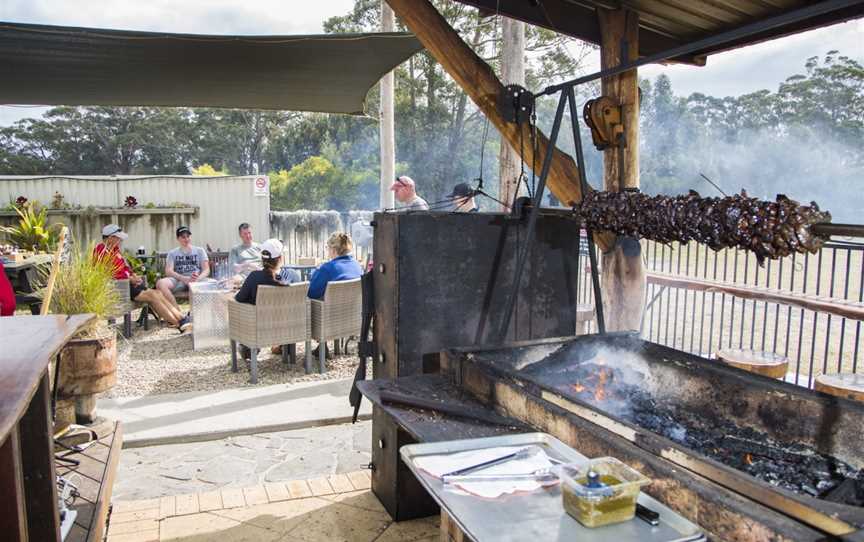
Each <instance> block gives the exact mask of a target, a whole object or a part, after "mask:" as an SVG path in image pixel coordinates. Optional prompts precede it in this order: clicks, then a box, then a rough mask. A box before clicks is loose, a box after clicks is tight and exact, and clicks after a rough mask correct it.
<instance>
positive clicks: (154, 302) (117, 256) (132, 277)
mask: <svg viewBox="0 0 864 542" xmlns="http://www.w3.org/2000/svg"><path fill="white" fill-rule="evenodd" d="M128 237H129V236H128V235H127V234H126V232H124V231H123V228H121V227H120V226H118V225H117V224H108V225H107V226H105V227H104V228H102V242H101V243H99V244H98V245H96V247H95V248H94V249H93V257H94V258H95V259H105V260H110V261H111V263H112V265H113V267H114V280H127V279H128V280H129V298H130V299H132V300H133V301H138V302H140V303H147V304H148V305H150V308H152V309H153V310H154V311H155V312H156V314H158V315H159V317H160V318H162V319H163V320H165V321H166V322H168V324H170V325H171V326H172V327H176V328H177V329H179V330H180V332H181V333H183V332H184V331H187V330H188V329H189V328H190V327H191V322H190V321H189V318H188V317H185V316H183V314H182V313H181V312H180V310H179V309H176V308H175V307H174V306H172V305H171V303H169V302H168V300H167V299H165V297H164V296H163V295H162V293H161V292H159V291H157V290H153V289H149V288H147V283H146V281H145V280H144V277H139V276H138V275H136V274H135V272H134V271H132V268H131V267H129V264H127V263H126V260H125V259H124V258H123V254H122V253H121V252H120V250H121V248H122V245H123V241H125V240H126V239H127V238H128Z"/></svg>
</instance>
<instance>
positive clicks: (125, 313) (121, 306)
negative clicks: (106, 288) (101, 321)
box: [108, 279, 133, 339]
mask: <svg viewBox="0 0 864 542" xmlns="http://www.w3.org/2000/svg"><path fill="white" fill-rule="evenodd" d="M114 290H116V291H117V304H116V305H115V306H114V311H113V312H112V314H111V315H110V317H109V318H108V321H109V322H110V323H112V324H113V323H114V321H115V319H117V318H121V317H122V318H123V336H124V337H126V338H127V339H128V338H130V337H131V336H132V308H133V306H132V300H131V299H130V298H129V279H120V280H115V281H114Z"/></svg>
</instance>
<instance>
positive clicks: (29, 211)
mask: <svg viewBox="0 0 864 542" xmlns="http://www.w3.org/2000/svg"><path fill="white" fill-rule="evenodd" d="M15 212H17V213H18V216H19V217H21V218H20V220H19V221H18V225H17V226H2V227H0V232H3V233H5V234H6V235H7V236H8V237H9V241H10V242H11V243H12V244H13V245H15V246H17V247H18V248H22V249H25V250H33V251H43V252H51V251H53V250H54V248H55V247H56V246H57V241H58V239H59V237H60V230H61V229H62V228H63V225H62V224H52V225H50V226H49V225H48V210H47V209H45V208H44V207H41V206H39V205H36V204H34V203H31V202H28V203H26V204H24V205H22V206H20V207H16V208H15Z"/></svg>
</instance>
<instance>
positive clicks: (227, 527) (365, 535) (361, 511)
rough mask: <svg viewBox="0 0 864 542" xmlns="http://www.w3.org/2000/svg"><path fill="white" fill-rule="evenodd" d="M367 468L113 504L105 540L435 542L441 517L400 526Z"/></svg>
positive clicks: (404, 523) (178, 541) (185, 541)
mask: <svg viewBox="0 0 864 542" xmlns="http://www.w3.org/2000/svg"><path fill="white" fill-rule="evenodd" d="M369 486H370V476H369V471H368V470H364V471H355V472H350V473H346V474H335V475H330V476H323V477H319V478H314V479H311V480H294V481H291V482H271V483H266V484H259V485H254V486H249V487H244V488H223V489H220V490H216V491H208V492H204V493H192V494H183V495H172V496H167V497H161V498H153V499H144V500H134V501H122V500H121V501H115V502H114V503H113V509H112V513H111V515H110V517H109V524H108V538H107V542H163V541H166V542H167V541H173V542H204V541H208V540H216V541H218V542H240V541H247V540H248V541H253V540H254V541H264V542H267V541H283V542H300V541H305V542H325V541H326V542H338V541H344V542H433V541H437V540H438V539H439V519H438V517H437V516H435V517H429V518H424V519H419V520H413V521H404V522H400V523H396V522H394V521H393V520H391V519H390V516H389V515H388V514H387V512H386V511H385V510H384V508H383V507H382V506H381V503H380V502H379V501H378V499H377V498H376V497H375V495H373V494H372V492H371V491H370V489H369Z"/></svg>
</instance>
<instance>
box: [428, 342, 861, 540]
mask: <svg viewBox="0 0 864 542" xmlns="http://www.w3.org/2000/svg"><path fill="white" fill-rule="evenodd" d="M444 360H445V361H444V365H445V368H447V370H449V371H450V372H451V375H452V376H453V377H454V378H455V380H456V381H457V383H458V384H459V385H460V386H461V387H462V388H463V389H465V390H467V391H469V392H471V393H472V394H473V395H475V396H477V397H478V398H481V399H483V400H485V401H487V402H488V403H491V404H493V405H494V406H496V407H498V408H499V409H501V410H503V411H504V412H505V413H507V414H510V415H513V416H514V417H517V418H519V419H522V420H524V421H527V422H529V423H533V424H534V425H538V419H540V420H543V422H542V423H543V424H548V425H550V426H552V427H558V426H560V425H555V424H556V423H558V422H553V421H549V416H547V415H546V414H544V413H542V412H541V413H537V412H536V409H532V408H531V406H536V405H540V406H541V408H543V409H545V410H547V411H549V412H550V413H551V412H553V411H560V409H563V410H565V411H566V412H567V414H568V416H571V417H572V416H573V415H575V416H578V417H579V418H581V419H583V420H586V421H588V422H590V423H592V424H595V426H600V428H602V429H601V430H600V433H603V431H602V430H608V431H611V432H612V433H614V434H615V435H617V436H620V437H623V438H624V439H626V440H627V441H629V443H632V444H634V445H635V446H637V447H638V448H640V449H641V450H644V451H648V452H650V453H651V454H653V455H654V456H658V457H660V458H662V459H664V460H666V461H671V462H672V463H673V464H674V465H675V466H676V467H683V468H684V469H687V470H688V471H690V472H692V473H694V474H696V475H698V476H701V477H704V478H707V479H709V480H711V481H712V482H714V483H717V484H719V485H721V486H723V487H724V488H726V489H728V490H731V491H732V492H733V493H735V494H737V495H741V496H743V497H745V498H747V499H752V500H754V501H755V502H757V503H760V504H762V505H764V506H766V507H768V508H771V509H773V510H775V511H779V512H781V513H782V514H784V515H786V516H789V517H792V518H794V519H795V520H797V521H801V522H802V523H804V524H806V525H808V526H810V527H815V528H817V529H819V530H821V531H822V532H833V533H835V534H836V533H840V532H846V531H849V530H850V529H851V530H854V529H856V528H857V529H860V528H862V527H864V508H862V507H861V505H862V500H864V449H862V448H864V446H862V442H864V438H862V437H861V430H862V428H864V406H862V405H860V404H857V403H854V402H851V401H847V400H844V399H840V398H836V397H832V396H827V395H824V394H820V393H818V392H813V391H811V390H807V389H803V388H799V387H797V386H793V385H791V384H786V383H783V382H779V381H775V380H772V379H769V378H765V377H761V376H758V375H753V374H750V373H747V372H744V371H741V370H738V369H735V368H732V367H728V366H725V365H723V364H721V363H720V362H717V361H713V360H708V359H704V358H700V357H697V356H693V355H690V354H687V353H684V352H680V351H677V350H673V349H670V348H667V347H664V346H660V345H657V344H654V343H649V342H646V341H643V340H641V339H639V338H637V337H635V336H633V335H629V334H607V335H588V336H582V337H578V338H576V339H571V340H547V341H537V342H534V343H530V344H528V343H523V344H521V345H515V346H513V347H512V348H497V349H493V350H480V351H472V350H470V349H457V350H452V351H449V352H447V353H445V356H444ZM506 389H509V390H517V391H516V393H517V394H524V395H525V396H527V397H530V398H531V399H530V401H528V402H524V403H519V404H518V405H515V404H508V401H510V402H513V401H512V400H508V399H507V396H508V395H509V393H505V391H506ZM511 397H512V396H511ZM520 401H522V400H521V399H520ZM529 403H530V405H529V406H526V405H528V404H529ZM520 411H521V412H520ZM532 412H533V414H532ZM526 416H527V417H528V418H531V417H533V418H534V419H526ZM580 423H582V422H580ZM583 425H584V424H583ZM600 433H598V432H597V430H594V431H593V432H592V431H587V432H586V431H583V432H580V433H579V435H580V437H581V438H582V440H581V441H577V442H575V443H573V445H574V446H576V447H577V448H581V449H583V450H585V451H586V453H589V455H597V453H609V454H612V455H614V454H615V453H616V449H615V446H616V445H615V444H614V443H615V442H616V440H615V439H614V438H612V439H609V438H607V437H602V438H599V437H598V440H596V441H593V438H594V435H595V434H600ZM601 441H602V442H601ZM618 441H620V439H618ZM610 443H612V444H610ZM621 446H623V445H621ZM628 446H629V444H628ZM586 448H589V450H586ZM590 449H593V450H595V453H591V450H590ZM620 453H621V455H622V457H623V456H627V455H628V453H627V451H626V450H625V448H624V447H621V448H620ZM640 466H643V467H645V465H640ZM649 470H650V469H649ZM655 476H656V474H655ZM658 487H659V488H660V489H658ZM662 487H663V483H661V484H660V485H659V486H658V484H654V485H652V487H651V489H649V493H652V495H653V496H655V497H662V496H663V495H658V493H662V492H663V491H664V490H663V489H662ZM661 500H664V499H662V498H661ZM666 502H667V504H668V499H666ZM682 506H686V505H683V504H682ZM694 506H695V505H694ZM691 519H694V518H693V517H692V516H691ZM703 520H704V518H703ZM718 524H719V522H718ZM715 532H717V531H716V530H715ZM721 537H722V536H721ZM722 538H725V537H722ZM757 538H758V537H757Z"/></svg>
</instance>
